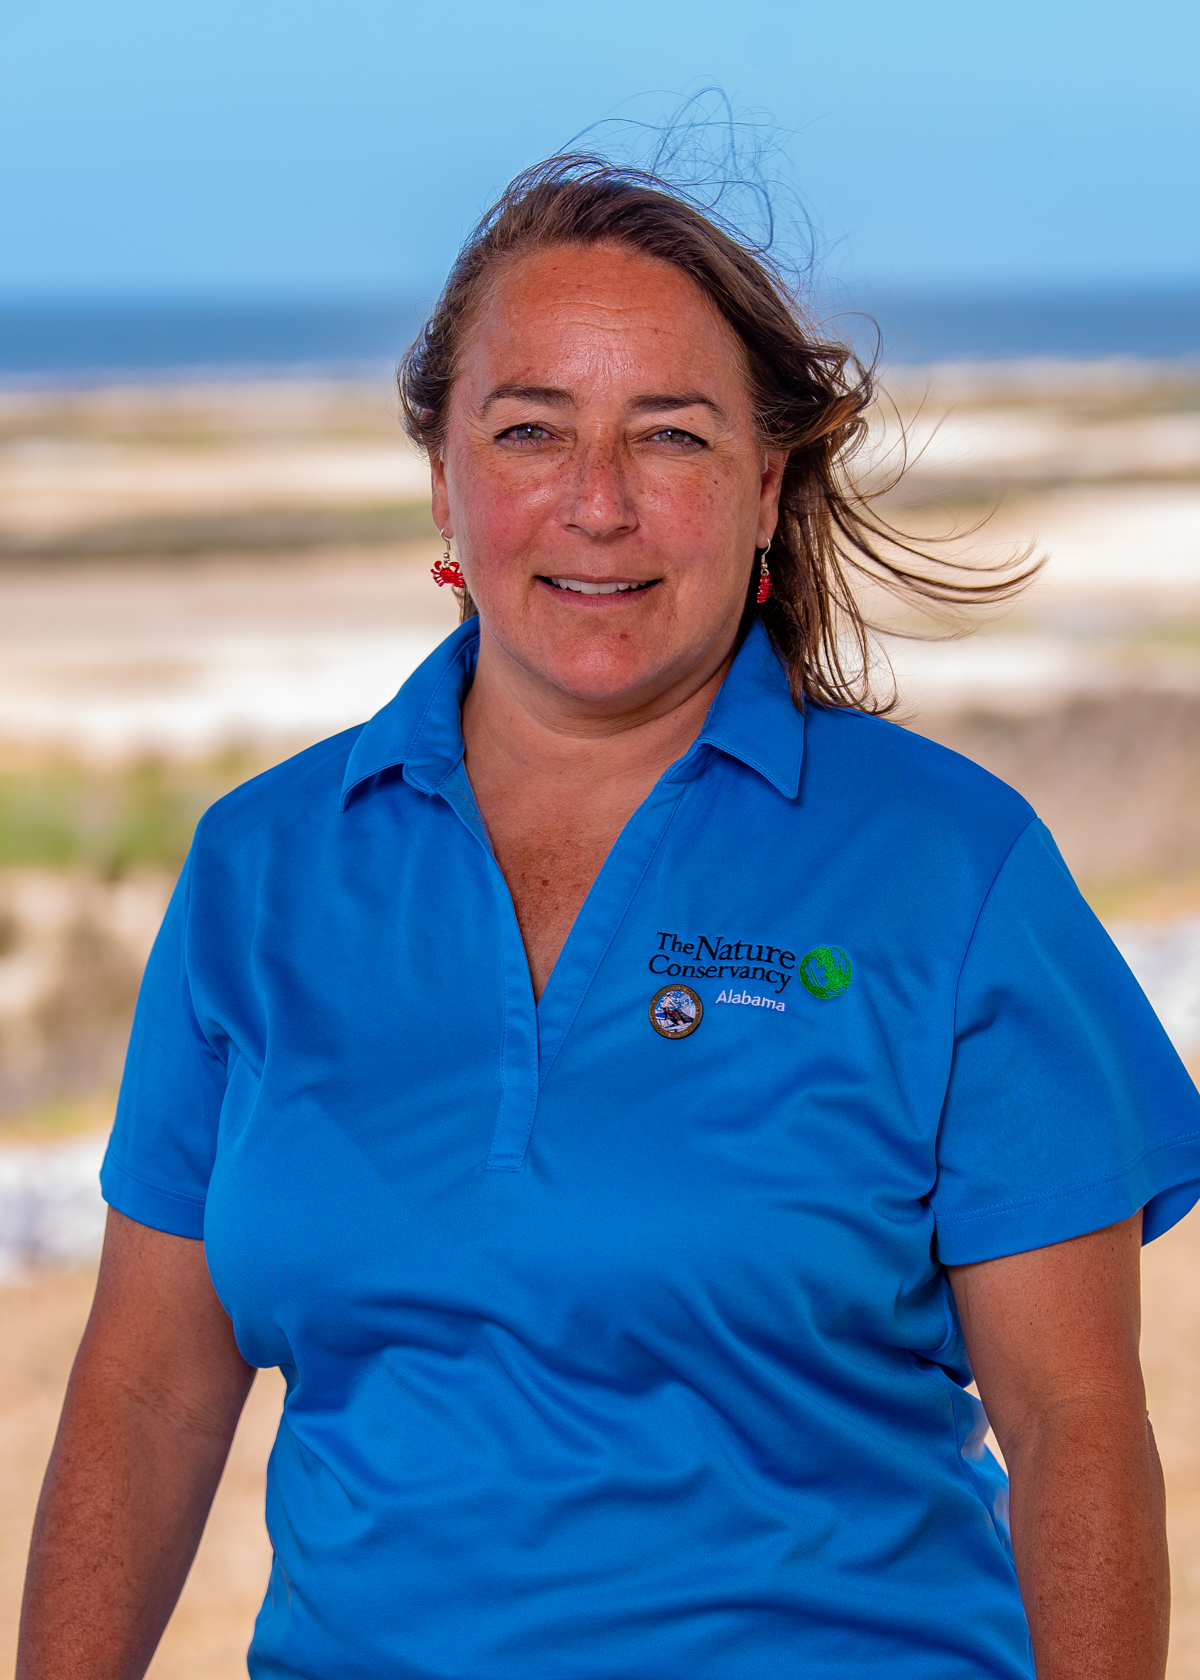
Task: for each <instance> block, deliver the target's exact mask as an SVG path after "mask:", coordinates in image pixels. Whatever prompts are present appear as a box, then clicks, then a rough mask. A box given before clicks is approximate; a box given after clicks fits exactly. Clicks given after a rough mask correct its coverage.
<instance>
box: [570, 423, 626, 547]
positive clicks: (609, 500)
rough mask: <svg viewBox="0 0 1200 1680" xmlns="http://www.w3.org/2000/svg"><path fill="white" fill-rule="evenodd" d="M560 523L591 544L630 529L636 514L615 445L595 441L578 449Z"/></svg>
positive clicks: (623, 468) (618, 451)
mask: <svg viewBox="0 0 1200 1680" xmlns="http://www.w3.org/2000/svg"><path fill="white" fill-rule="evenodd" d="M563 523H564V524H565V525H566V526H567V527H568V528H569V529H573V530H576V531H579V532H580V533H581V534H582V535H583V536H586V537H591V538H592V539H593V541H603V540H604V539H606V538H610V537H615V536H620V535H622V534H623V533H625V532H626V531H631V530H633V528H634V526H635V525H636V524H637V513H636V510H635V508H634V505H633V498H632V496H631V495H630V490H629V485H628V483H627V482H626V476H625V465H624V462H623V461H622V459H621V451H620V449H619V447H618V446H617V445H616V444H614V443H611V442H608V441H599V440H597V441H596V442H593V443H590V444H586V445H584V446H583V447H582V448H581V451H580V455H579V460H578V467H577V473H576V477H575V482H574V484H573V486H572V493H571V497H570V504H569V506H568V507H567V508H566V509H565V510H564V520H563Z"/></svg>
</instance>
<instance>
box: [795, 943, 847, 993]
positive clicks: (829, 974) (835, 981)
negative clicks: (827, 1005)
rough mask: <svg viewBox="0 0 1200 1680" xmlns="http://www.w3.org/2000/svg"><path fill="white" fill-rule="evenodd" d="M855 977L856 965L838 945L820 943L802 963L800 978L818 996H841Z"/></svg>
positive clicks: (807, 989)
mask: <svg viewBox="0 0 1200 1680" xmlns="http://www.w3.org/2000/svg"><path fill="white" fill-rule="evenodd" d="M853 978H854V966H853V964H852V963H851V961H850V958H849V957H848V956H847V955H846V953H845V951H843V950H841V949H839V947H838V946H836V945H818V946H817V948H816V950H815V951H810V952H809V953H808V955H807V956H806V957H805V958H803V960H802V961H801V963H800V979H801V980H802V981H803V983H804V989H805V991H806V992H811V993H812V995H813V996H814V997H816V998H834V997H841V995H842V993H843V992H844V991H845V990H846V987H847V986H848V985H849V984H850V982H851V980H852V979H853Z"/></svg>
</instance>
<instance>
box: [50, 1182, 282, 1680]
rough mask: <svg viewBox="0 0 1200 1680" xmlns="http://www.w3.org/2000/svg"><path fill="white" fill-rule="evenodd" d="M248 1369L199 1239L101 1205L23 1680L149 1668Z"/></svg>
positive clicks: (199, 1528)
mask: <svg viewBox="0 0 1200 1680" xmlns="http://www.w3.org/2000/svg"><path fill="white" fill-rule="evenodd" d="M253 1378H254V1369H253V1367H252V1366H250V1365H247V1364H246V1362H245V1360H244V1359H243V1358H242V1356H241V1354H240V1353H239V1352H238V1350H237V1344H236V1343H235V1342H234V1339H233V1330H232V1328H231V1326H230V1323H229V1319H228V1317H227V1316H226V1314H225V1312H224V1310H223V1308H222V1307H221V1304H220V1302H219V1301H218V1300H217V1297H216V1295H215V1293H214V1291H213V1286H212V1283H211V1281H210V1280H209V1275H208V1267H207V1266H206V1264H205V1260H204V1245H203V1244H202V1243H200V1242H194V1241H191V1240H189V1239H188V1238H186V1237H171V1236H167V1235H165V1234H164V1233H163V1232H161V1231H152V1230H149V1229H148V1228H147V1227H146V1226H144V1225H138V1224H135V1223H134V1222H133V1220H130V1219H126V1218H124V1217H123V1216H122V1215H121V1214H119V1213H110V1214H109V1216H108V1230H107V1234H106V1236H105V1240H104V1254H103V1258H102V1260H101V1263H100V1279H99V1282H98V1284H97V1286H96V1299H95V1303H94V1304H93V1307H92V1313H91V1317H90V1319H89V1320H88V1326H87V1329H86V1330H85V1332H84V1336H83V1341H82V1343H81V1344H80V1348H79V1354H78V1356H77V1358H76V1360H75V1368H74V1370H73V1371H72V1373H71V1381H70V1384H69V1385H68V1388H67V1398H66V1402H65V1404H64V1406H63V1415H62V1421H61V1423H60V1424H59V1430H58V1439H57V1440H56V1441H55V1444H54V1451H53V1453H52V1455H51V1458H50V1467H49V1469H48V1470H47V1472H46V1481H45V1485H44V1487H43V1489H42V1497H41V1502H40V1504H39V1506H38V1514H37V1521H36V1522H35V1524H34V1531H33V1546H32V1549H31V1551H30V1557H29V1574H28V1576H27V1579H26V1583H25V1606H24V1611H23V1613H22V1618H21V1644H20V1653H19V1655H18V1658H17V1680H68V1676H69V1677H70V1680H137V1677H139V1676H141V1675H142V1674H143V1673H144V1672H145V1670H146V1667H147V1665H148V1664H149V1662H150V1659H151V1657H152V1656H153V1655H154V1650H155V1647H156V1646H157V1644H158V1641H159V1638H160V1636H161V1634H162V1630H163V1628H164V1627H165V1626H166V1623H167V1618H168V1617H169V1616H170V1614H171V1611H172V1610H173V1609H174V1606H175V1600H176V1599H177V1598H178V1596H179V1593H180V1589H181V1588H182V1586H183V1583H184V1580H185V1578H186V1576H187V1572H188V1569H189V1567H190V1566H191V1562H192V1558H193V1557H194V1556H195V1552H196V1547H197V1546H198V1545H199V1543H200V1535H201V1533H202V1532H203V1529H204V1523H205V1520H206V1518H207V1516H208V1509H209V1506H210V1505H211V1503H212V1498H213V1494H214V1493H215V1492H216V1488H217V1483H218V1481H219V1480H220V1478H221V1471H222V1469H223V1467H224V1464H225V1458H226V1455H227V1454H228V1452H229V1443H230V1442H231V1440H232V1439H233V1432H234V1429H235V1428H236V1427H237V1420H238V1417H239V1415H240V1413H241V1410H242V1406H243V1405H244V1403H245V1399H246V1395H247V1394H248V1393H249V1390H250V1384H251V1382H252V1380H253Z"/></svg>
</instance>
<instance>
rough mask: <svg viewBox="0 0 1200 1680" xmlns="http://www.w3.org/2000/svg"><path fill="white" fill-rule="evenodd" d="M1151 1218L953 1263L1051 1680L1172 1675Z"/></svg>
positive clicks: (1040, 1659) (1020, 1571) (1039, 1654)
mask: <svg viewBox="0 0 1200 1680" xmlns="http://www.w3.org/2000/svg"><path fill="white" fill-rule="evenodd" d="M1141 1231H1142V1216H1141V1214H1140V1213H1139V1214H1137V1215H1135V1216H1134V1218H1132V1219H1127V1220H1125V1221H1124V1222H1123V1223H1122V1224H1120V1225H1112V1226H1110V1227H1109V1228H1108V1229H1107V1230H1104V1231H1096V1232H1093V1233H1092V1234H1091V1235H1090V1236H1086V1237H1076V1238H1075V1239H1074V1240H1073V1241H1072V1242H1064V1243H1056V1244H1055V1245H1054V1246H1053V1247H1051V1248H1041V1249H1035V1250H1034V1251H1033V1252H1032V1253H1029V1254H1014V1255H1012V1256H1010V1257H1009V1258H1007V1259H1004V1260H988V1261H984V1262H983V1263H981V1264H979V1265H975V1266H952V1267H951V1268H950V1281H951V1283H952V1285H953V1288H954V1294H955V1299H956V1300H957V1302H958V1310H959V1316H960V1317H961V1319H962V1326H963V1332H964V1334H965V1336H966V1341H967V1351H968V1352H969V1354H970V1356H971V1364H972V1367H973V1369H974V1371H975V1377H976V1381H977V1383H978V1385H979V1393H980V1397H981V1398H982V1400H983V1404H984V1407H985V1409H986V1411H987V1414H988V1418H989V1420H990V1421H991V1425H992V1428H993V1429H994V1430H995V1432H996V1438H997V1440H998V1441H999V1443H1000V1446H1001V1449H1002V1451H1003V1453H1004V1456H1005V1459H1006V1460H1007V1463H1008V1472H1009V1480H1010V1483H1011V1516H1012V1538H1013V1551H1014V1554H1015V1557H1016V1564H1017V1576H1018V1579H1019V1580H1020V1584H1021V1594H1022V1597H1023V1598H1024V1601H1025V1609H1026V1613H1027V1615H1028V1617H1029V1626H1030V1630H1031V1632H1032V1634H1033V1651H1034V1657H1035V1660H1036V1664H1037V1672H1038V1680H1101V1677H1104V1680H1107V1677H1109V1676H1112V1677H1114V1680H1116V1677H1117V1676H1119V1677H1120V1680H1162V1676H1163V1674H1164V1672H1165V1669H1166V1661H1167V1626H1168V1620H1169V1611H1170V1579H1169V1574H1168V1567H1167V1541H1166V1528H1165V1523H1164V1499H1163V1482H1162V1471H1161V1469H1160V1467H1159V1462H1158V1452H1157V1450H1156V1448H1155V1445H1154V1435H1153V1432H1152V1430H1151V1428H1150V1423H1149V1420H1148V1418H1147V1416H1146V1394H1145V1389H1144V1387H1143V1384H1142V1373H1141V1367H1140V1365H1139V1363H1138V1335H1139V1331H1140V1327H1141V1310H1140V1300H1139V1252H1140V1245H1141Z"/></svg>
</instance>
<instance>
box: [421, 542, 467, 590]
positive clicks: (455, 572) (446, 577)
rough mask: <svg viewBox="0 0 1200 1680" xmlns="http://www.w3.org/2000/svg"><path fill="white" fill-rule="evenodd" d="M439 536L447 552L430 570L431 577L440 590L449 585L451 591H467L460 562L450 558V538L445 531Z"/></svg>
mask: <svg viewBox="0 0 1200 1680" xmlns="http://www.w3.org/2000/svg"><path fill="white" fill-rule="evenodd" d="M438 535H439V536H440V537H441V539H442V541H443V542H444V543H445V545H446V552H445V554H443V555H442V558H441V559H440V560H437V561H435V562H434V564H433V565H432V566H431V567H430V568H429V575H430V577H431V578H432V579H433V580H434V582H435V583H436V584H437V586H438V588H439V589H441V587H442V586H443V584H447V583H448V584H449V585H450V587H451V589H465V588H466V587H467V580H466V578H465V577H464V576H463V575H462V568H461V566H460V565H459V563H458V561H457V560H454V559H451V556H450V538H449V537H448V536H447V535H446V533H445V531H439V533H438Z"/></svg>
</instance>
